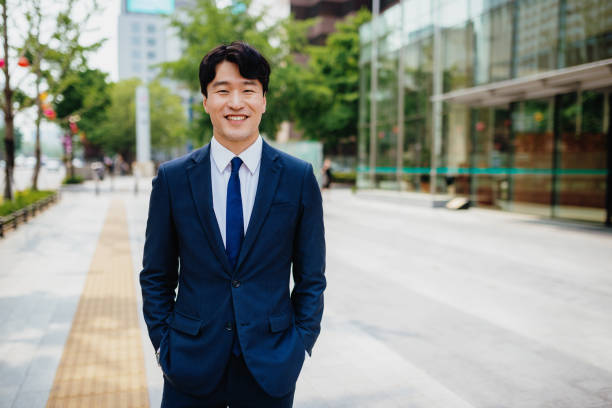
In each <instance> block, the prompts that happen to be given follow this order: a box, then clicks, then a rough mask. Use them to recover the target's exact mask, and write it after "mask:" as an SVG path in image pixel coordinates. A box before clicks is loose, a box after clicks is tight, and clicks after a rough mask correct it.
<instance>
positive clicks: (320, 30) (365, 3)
mask: <svg viewBox="0 0 612 408" xmlns="http://www.w3.org/2000/svg"><path fill="white" fill-rule="evenodd" d="M395 1H397V0H395ZM290 4H291V13H293V15H294V16H295V18H296V19H297V20H306V19H308V18H314V17H316V18H318V22H317V24H315V26H314V27H312V29H311V30H310V32H309V33H308V40H309V41H310V43H311V44H319V45H323V44H324V43H325V39H326V38H327V36H328V35H329V34H331V33H332V32H333V31H334V30H335V24H336V21H338V20H342V19H343V18H345V17H346V16H348V15H349V14H351V13H355V12H356V11H358V10H359V9H361V8H368V9H371V8H372V0H291V3H290Z"/></svg>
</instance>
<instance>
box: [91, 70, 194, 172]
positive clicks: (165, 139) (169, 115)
mask: <svg viewBox="0 0 612 408" xmlns="http://www.w3.org/2000/svg"><path fill="white" fill-rule="evenodd" d="M140 84H141V82H140V80H139V79H128V80H124V81H119V82H117V83H114V84H112V85H111V86H110V104H109V105H108V107H107V108H106V109H105V111H104V112H103V114H104V116H105V118H106V119H105V120H104V121H102V124H101V126H99V127H98V128H97V129H96V130H95V131H93V132H91V133H88V140H89V141H90V142H91V143H92V144H94V145H97V146H100V148H101V149H102V150H104V152H105V153H107V154H112V153H120V154H121V155H122V156H123V157H124V158H125V159H126V160H127V161H128V162H130V161H132V159H133V158H134V155H135V151H136V104H135V99H136V98H135V94H136V88H137V87H138V86H139V85H140ZM148 88H149V100H150V104H151V114H150V118H151V147H152V149H153V150H154V151H157V152H162V153H163V152H169V151H170V150H171V149H173V148H180V147H182V146H184V143H185V140H186V129H185V113H184V110H183V106H182V105H181V99H180V97H179V96H176V95H174V94H172V93H171V92H170V90H169V89H168V88H166V87H165V86H163V85H162V84H161V83H159V82H158V81H154V82H151V83H150V84H149V85H148Z"/></svg>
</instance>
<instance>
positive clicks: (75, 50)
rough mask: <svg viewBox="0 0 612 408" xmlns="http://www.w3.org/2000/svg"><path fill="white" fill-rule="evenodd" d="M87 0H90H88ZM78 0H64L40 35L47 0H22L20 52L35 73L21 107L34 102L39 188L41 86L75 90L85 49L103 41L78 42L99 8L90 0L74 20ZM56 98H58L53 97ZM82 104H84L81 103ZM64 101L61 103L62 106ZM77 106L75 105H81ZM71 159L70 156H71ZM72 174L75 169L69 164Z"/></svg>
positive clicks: (64, 122)
mask: <svg viewBox="0 0 612 408" xmlns="http://www.w3.org/2000/svg"><path fill="white" fill-rule="evenodd" d="M88 1H89V0H88ZM79 3H82V1H81V0H67V1H66V3H65V5H64V7H65V8H64V9H61V10H60V11H59V12H58V13H57V14H56V15H54V19H55V21H54V28H55V30H54V31H52V32H51V35H46V36H45V35H43V33H42V31H43V30H42V28H41V27H42V26H43V23H46V20H48V19H49V16H48V15H45V13H44V12H43V7H44V6H45V5H46V3H45V2H44V1H43V0H28V1H27V2H25V4H24V6H25V7H26V12H25V19H26V22H27V26H28V34H27V36H26V39H25V43H24V46H23V49H22V50H21V52H22V53H23V54H24V55H27V56H28V57H29V59H30V61H31V62H32V68H31V71H32V73H33V74H34V77H35V81H34V83H35V95H34V97H33V98H27V99H26V100H25V103H24V107H27V106H28V105H36V113H37V115H36V142H35V149H34V152H35V156H36V166H35V167H34V172H33V175H32V190H37V188H38V185H37V184H38V174H39V171H40V166H41V145H40V122H41V121H42V120H43V104H44V103H45V102H44V101H43V100H42V98H41V94H42V93H43V88H42V87H43V86H46V88H47V90H46V93H49V91H50V92H51V93H52V94H53V97H58V96H59V95H61V96H62V97H64V96H66V95H64V92H65V91H66V90H67V88H69V87H71V88H72V89H71V90H70V91H69V92H72V93H74V92H75V91H74V89H75V87H74V82H79V81H81V80H82V79H83V78H82V77H81V76H80V75H81V72H83V70H86V66H87V60H86V58H85V57H86V54H87V53H88V52H91V51H94V50H96V49H98V48H99V47H100V46H101V45H102V42H103V41H104V40H102V41H98V42H95V43H92V44H89V45H82V44H81V43H80V35H81V33H82V31H83V30H84V29H85V27H86V26H87V23H88V21H89V19H90V18H91V16H92V15H93V14H95V13H97V12H98V11H99V7H98V3H97V2H96V0H93V1H92V2H91V3H89V4H87V8H88V11H87V13H86V14H85V16H83V17H82V18H81V19H79V20H74V19H73V18H72V17H71V15H72V12H73V10H74V8H75V6H77V5H78V4H79ZM55 102H57V101H55ZM81 105H83V104H81ZM65 107H66V105H64V108H65ZM81 108H82V107H81V106H79V107H78V108H77V109H81ZM69 115H70V114H69V113H68V114H67V115H66V116H65V117H61V118H60V125H63V127H64V128H67V127H68V124H67V117H68V116H69ZM70 163H72V160H70ZM70 172H71V174H73V173H74V170H73V169H72V166H71V165H70Z"/></svg>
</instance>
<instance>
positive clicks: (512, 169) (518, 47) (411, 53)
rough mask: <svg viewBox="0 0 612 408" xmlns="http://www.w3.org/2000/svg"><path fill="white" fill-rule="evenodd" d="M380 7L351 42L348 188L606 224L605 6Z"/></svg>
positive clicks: (611, 17)
mask: <svg viewBox="0 0 612 408" xmlns="http://www.w3.org/2000/svg"><path fill="white" fill-rule="evenodd" d="M382 3H383V1H382V0H381V10H382V12H381V13H380V15H379V17H378V18H376V19H375V20H374V21H372V22H370V23H368V24H365V25H364V26H362V27H361V31H360V41H361V57H360V75H361V91H360V120H359V129H360V130H359V147H358V149H359V162H360V166H359V168H358V185H360V186H364V187H366V186H367V187H376V188H391V189H400V190H413V191H426V192H434V193H436V194H446V195H449V196H460V197H464V198H466V199H469V200H470V202H471V203H472V204H474V205H477V206H480V207H487V208H496V209H503V210H510V211H517V212H523V213H529V214H536V215H541V216H547V217H558V218H567V219H578V220H589V221H599V222H603V221H606V222H607V223H611V221H612V220H611V217H612V130H611V126H610V119H611V116H612V111H611V107H612V100H611V95H612V74H611V72H612V2H609V1H607V2H606V1H599V0H537V1H534V0H484V1H480V2H474V1H469V0H453V1H445V0H436V1H432V0H402V1H401V2H395V3H396V4H395V5H391V6H388V4H386V3H391V2H385V4H386V8H383V7H382ZM373 62H375V63H373Z"/></svg>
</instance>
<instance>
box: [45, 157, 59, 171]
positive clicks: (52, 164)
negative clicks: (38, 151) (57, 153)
mask: <svg viewBox="0 0 612 408" xmlns="http://www.w3.org/2000/svg"><path fill="white" fill-rule="evenodd" d="M60 167H62V162H61V161H59V160H57V159H47V161H46V162H45V168H46V169H47V170H50V171H58V170H59V169H60Z"/></svg>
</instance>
